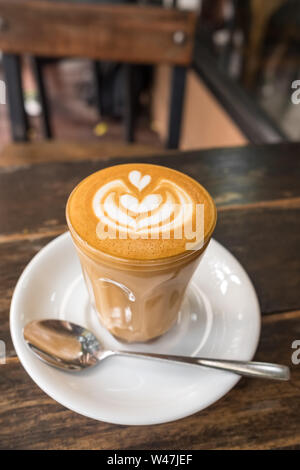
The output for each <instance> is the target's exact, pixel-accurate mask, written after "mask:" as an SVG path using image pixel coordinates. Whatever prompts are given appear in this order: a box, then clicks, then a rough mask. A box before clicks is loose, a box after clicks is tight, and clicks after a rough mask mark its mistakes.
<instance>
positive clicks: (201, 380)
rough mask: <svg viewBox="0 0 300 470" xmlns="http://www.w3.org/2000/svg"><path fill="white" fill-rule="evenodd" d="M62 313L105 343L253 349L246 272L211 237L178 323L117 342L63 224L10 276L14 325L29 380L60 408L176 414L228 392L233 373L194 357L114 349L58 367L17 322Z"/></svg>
mask: <svg viewBox="0 0 300 470" xmlns="http://www.w3.org/2000/svg"><path fill="white" fill-rule="evenodd" d="M41 318H60V319H66V320H70V321H73V322H75V323H79V324H81V325H83V326H86V327H88V328H89V329H90V330H92V331H93V332H94V333H95V334H96V335H97V336H98V337H99V338H100V339H101V340H102V341H103V342H104V343H105V345H107V346H108V347H111V348H125V349H126V348H128V349H136V350H144V351H154V352H161V353H168V354H184V355H191V356H192V355H198V356H204V357H205V356H206V357H213V358H223V359H239V360H250V359H252V357H253V355H254V353H255V350H256V347H257V342H258V339H259V332H260V311H259V305H258V301H257V297H256V294H255V291H254V288H253V286H252V283H251V281H250V280H249V278H248V276H247V274H246V272H245V271H244V269H243V268H242V267H241V265H240V264H239V263H238V261H237V260H236V259H235V258H234V257H233V256H232V255H231V254H230V253H229V252H228V251H227V250H226V249H225V248H224V247H222V246H221V245H220V244H219V243H217V242H216V241H214V240H212V241H211V243H210V245H209V247H208V249H207V251H206V254H205V255H204V257H203V260H202V261H201V263H200V265H199V267H198V269H197V271H196V273H195V274H194V276H193V279H192V281H191V283H190V285H189V287H188V291H187V294H186V297H185V300H184V303H183V306H182V311H181V313H180V316H179V320H178V323H177V324H176V325H175V326H174V327H173V328H172V329H171V330H170V331H169V332H168V333H167V334H166V335H164V336H163V337H161V338H159V339H158V340H155V341H153V342H151V343H149V344H135V345H130V346H129V345H124V344H120V343H119V342H118V341H117V340H116V339H115V338H113V337H112V336H111V335H110V334H109V333H108V332H107V331H105V329H104V328H103V327H102V326H101V325H100V324H99V322H98V319H97V315H96V313H95V312H94V311H93V310H92V309H91V308H90V306H89V302H88V295H87V291H86V288H85V285H84V282H83V278H82V275H81V270H80V265H79V261H78V259H77V256H76V253H75V250H74V248H73V245H72V241H71V238H70V235H69V234H68V233H66V234H63V235H61V236H60V237H58V238H56V239H55V240H53V241H52V242H51V243H49V244H48V245H47V246H46V247H45V248H43V249H42V250H41V251H40V252H39V253H38V254H37V255H36V256H35V257H34V258H33V260H32V261H31V262H30V263H29V264H28V266H27V267H26V269H25V270H24V272H23V274H22V275H21V277H20V279H19V281H18V284H17V286H16V289H15V292H14V295H13V299H12V303H11V312H10V328H11V335H12V339H13V343H14V347H15V349H16V352H17V354H18V356H19V358H20V361H21V362H22V364H23V366H24V368H25V369H26V371H27V372H28V374H29V375H30V376H31V378H32V379H33V380H34V381H35V382H36V384H37V385H38V386H39V387H40V388H41V389H42V390H44V392H45V393H47V394H48V395H50V396H51V397H52V398H53V399H54V400H56V401H58V402H59V403H61V404H62V405H64V406H65V407H67V408H70V409H71V410H73V411H76V412H77V413H80V414H82V415H85V416H88V417H90V418H94V419H97V420H102V421H108V422H110V423H117V424H135V425H136V424H156V423H164V422H167V421H172V420H175V419H179V418H183V417H185V416H188V415H190V414H192V413H195V412H197V411H199V410H202V409H203V408H206V407H207V406H209V405H210V404H212V403H214V402H215V401H216V400H218V399H219V398H221V397H222V396H223V395H224V394H226V393H227V392H228V391H229V390H230V389H231V388H232V387H233V386H234V385H235V384H236V383H237V381H238V380H239V377H238V376H236V375H234V374H231V373H228V372H222V371H215V370H212V369H211V370H209V369H204V368H200V367H195V366H185V365H177V364H164V363H161V362H156V361H153V362H152V361H148V360H141V359H132V358H123V357H112V358H109V359H107V360H106V361H105V362H104V363H103V364H101V365H99V366H96V367H95V368H93V369H90V370H88V371H85V372H83V373H79V374H78V373H68V372H63V371H60V370H56V369H54V368H52V367H50V366H48V365H46V364H44V363H42V362H41V361H39V360H38V359H37V358H36V357H35V356H34V355H33V354H32V353H31V352H30V351H29V349H28V348H27V346H26V345H25V343H24V340H23V336H22V330H23V327H24V325H25V324H26V323H27V322H29V321H31V320H34V319H41Z"/></svg>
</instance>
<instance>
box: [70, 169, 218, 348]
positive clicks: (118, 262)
mask: <svg viewBox="0 0 300 470" xmlns="http://www.w3.org/2000/svg"><path fill="white" fill-rule="evenodd" d="M66 218H67V223H68V227H69V230H70V232H71V235H72V239H73V242H74V245H75V248H76V251H77V253H78V256H79V259H80V262H81V266H82V271H83V275H84V279H85V282H86V285H87V289H88V292H89V296H90V300H91V303H92V306H93V308H94V310H95V311H96V312H97V314H98V315H99V319H100V321H101V323H102V324H103V325H104V326H105V327H106V328H107V329H108V330H109V331H110V333H112V334H113V335H114V336H115V337H117V338H118V339H121V340H123V341H127V342H136V341H148V340H152V339H154V338H157V337H158V336H161V335H162V334H163V333H165V332H166V331H168V330H169V329H170V328H171V327H172V326H173V325H174V323H175V322H176V320H177V318H178V313H179V310H180V306H181V303H182V300H183V296H184V293H185V291H186V288H187V285H188V283H189V281H190V279H191V277H192V275H193V273H194V271H195V269H196V267H197V265H198V263H199V261H200V259H201V257H202V256H203V254H204V251H205V249H206V248H207V246H208V243H209V240H210V238H211V236H212V233H213V230H214V228H215V224H216V208H215V204H214V202H213V200H212V198H211V196H210V195H209V193H208V192H207V191H206V190H205V189H204V188H203V186H201V185H200V184H199V183H198V182H197V181H195V180H194V179H192V178H190V177H189V176H187V175H185V174H183V173H180V172H178V171H176V170H172V169H170V168H167V167H162V166H157V165H151V164H143V163H139V164H136V163H134V164H124V165H116V166H113V167H108V168H105V169H103V170H100V171H98V172H96V173H93V174H92V175H90V176H88V177H87V178H85V179H84V180H83V181H81V182H80V183H79V184H78V186H76V188H75V189H74V190H73V192H72V193H71V195H70V197H69V199H68V202H67V208H66Z"/></svg>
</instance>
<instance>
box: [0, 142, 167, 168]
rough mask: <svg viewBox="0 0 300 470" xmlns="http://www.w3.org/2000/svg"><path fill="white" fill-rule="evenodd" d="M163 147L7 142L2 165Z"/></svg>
mask: <svg viewBox="0 0 300 470" xmlns="http://www.w3.org/2000/svg"><path fill="white" fill-rule="evenodd" d="M161 152H162V149H161V148H159V147H157V148H156V147H153V146H148V145H141V144H118V143H116V144H115V143H112V142H103V141H100V142H99V141H97V140H93V141H89V140H86V141H82V140H80V141H76V140H73V141H68V140H57V139H55V140H44V141H40V142H38V141H36V142H30V143H25V144H24V143H13V144H8V145H6V146H5V147H4V148H3V149H2V151H1V153H0V167H6V168H7V167H12V166H28V165H32V164H36V163H48V162H52V163H53V162H57V161H64V162H67V161H73V162H74V161H77V160H87V159H91V160H102V161H106V160H109V159H110V158H112V157H128V158H129V157H132V156H133V155H137V156H138V157H142V156H143V155H148V156H149V155H155V154H158V155H159V154H160V155H161Z"/></svg>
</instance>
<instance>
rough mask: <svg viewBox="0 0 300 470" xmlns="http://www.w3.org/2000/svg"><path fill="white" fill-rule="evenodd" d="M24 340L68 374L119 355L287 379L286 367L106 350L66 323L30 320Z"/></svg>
mask: <svg viewBox="0 0 300 470" xmlns="http://www.w3.org/2000/svg"><path fill="white" fill-rule="evenodd" d="M24 339H25V341H26V343H27V345H28V346H29V348H30V349H31V351H33V352H34V353H35V354H36V355H37V356H38V357H39V359H41V360H42V361H44V362H46V363H47V364H50V365H51V366H54V367H58V368H59V369H64V370H69V371H81V370H83V369H87V368H89V367H93V366H94V365H96V364H98V363H99V362H101V361H102V360H104V359H106V358H107V357H109V356H116V355H122V356H128V357H135V358H144V359H155V360H160V361H172V362H179V363H184V364H193V365H197V366H204V367H209V368H212V369H220V370H226V371H229V372H234V373H235V374H239V375H242V376H246V377H259V378H262V379H273V380H289V378H290V371H289V368H288V367H287V366H281V365H278V364H268V363H264V362H247V361H229V360H220V359H207V358H200V357H185V356H172V355H167V354H153V353H142V352H131V351H111V350H107V349H104V348H103V347H102V345H101V343H100V342H99V340H98V339H97V338H96V337H95V336H94V335H93V333H91V332H90V331H89V330H87V329H86V328H83V327H81V326H79V325H76V324H75V323H70V322H68V321H61V320H40V321H32V322H30V323H28V324H27V325H26V326H25V328H24Z"/></svg>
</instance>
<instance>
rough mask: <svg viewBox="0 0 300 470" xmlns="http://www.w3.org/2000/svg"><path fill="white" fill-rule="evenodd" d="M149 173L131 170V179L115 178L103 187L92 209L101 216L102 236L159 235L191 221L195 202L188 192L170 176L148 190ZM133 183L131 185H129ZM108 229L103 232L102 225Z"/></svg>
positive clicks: (100, 232) (97, 215)
mask: <svg viewBox="0 0 300 470" xmlns="http://www.w3.org/2000/svg"><path fill="white" fill-rule="evenodd" d="M150 182H151V176H150V175H141V173H140V172H139V171H131V172H130V173H129V174H128V179H127V181H126V179H125V180H120V179H116V180H114V181H111V182H109V183H107V184H105V185H104V186H102V187H101V188H100V189H99V190H98V191H97V192H96V194H95V196H94V199H93V210H94V213H95V215H96V217H97V218H98V219H99V222H100V224H99V226H98V234H99V235H100V236H101V238H102V237H103V236H104V237H107V236H108V234H110V236H116V234H117V233H119V236H120V237H122V235H124V234H128V235H130V234H131V235H133V234H135V235H137V236H138V235H139V236H141V237H144V238H147V237H148V236H149V235H151V236H152V237H153V236H159V235H163V234H170V232H171V231H173V232H176V230H177V231H178V229H179V228H180V227H182V226H183V225H184V223H185V222H187V221H188V220H191V218H192V211H193V201H192V199H191V197H190V196H189V195H188V193H187V192H186V191H184V190H183V189H182V188H180V187H179V186H178V185H176V184H175V183H173V182H172V181H170V180H167V179H163V178H162V179H161V180H159V181H158V182H156V183H155V185H154V187H153V186H152V189H151V190H150V191H151V192H149V190H147V186H148V185H149V183H150ZM128 183H131V185H132V186H134V188H131V186H130V184H128ZM104 226H105V227H107V229H108V231H103V230H102V229H103V227H104Z"/></svg>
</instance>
